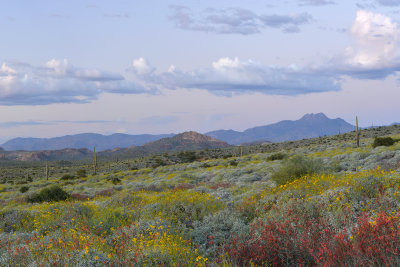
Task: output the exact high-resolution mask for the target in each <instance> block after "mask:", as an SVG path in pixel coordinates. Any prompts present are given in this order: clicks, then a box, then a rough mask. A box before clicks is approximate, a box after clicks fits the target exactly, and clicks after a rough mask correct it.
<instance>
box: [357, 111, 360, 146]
mask: <svg viewBox="0 0 400 267" xmlns="http://www.w3.org/2000/svg"><path fill="white" fill-rule="evenodd" d="M356 141H357V147H360V130H359V129H358V117H357V116H356Z"/></svg>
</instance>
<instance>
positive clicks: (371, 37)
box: [346, 10, 400, 67]
mask: <svg viewBox="0 0 400 267" xmlns="http://www.w3.org/2000/svg"><path fill="white" fill-rule="evenodd" d="M350 34H351V36H352V37H353V38H354V41H355V45H354V46H352V47H348V48H347V49H346V56H347V57H348V60H347V62H346V63H348V64H349V65H352V66H361V67H381V66H391V65H393V64H396V63H397V62H396V60H397V59H398V56H399V37H400V29H399V27H398V24H397V23H395V22H394V21H392V19H391V18H389V17H387V16H385V15H382V14H379V13H373V12H368V11H365V10H360V11H358V12H357V16H356V19H355V21H354V23H353V26H352V27H351V29H350Z"/></svg>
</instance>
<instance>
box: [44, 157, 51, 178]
mask: <svg viewBox="0 0 400 267" xmlns="http://www.w3.org/2000/svg"><path fill="white" fill-rule="evenodd" d="M45 172H46V180H47V181H48V180H49V173H50V171H49V163H48V162H47V161H46V171H45Z"/></svg>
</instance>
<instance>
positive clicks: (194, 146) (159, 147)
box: [0, 132, 230, 161]
mask: <svg viewBox="0 0 400 267" xmlns="http://www.w3.org/2000/svg"><path fill="white" fill-rule="evenodd" d="M229 146H230V145H229V144H227V143H225V142H223V141H220V140H217V139H214V138H212V137H209V136H206V135H202V134H200V133H196V132H185V133H181V134H177V135H175V136H173V137H166V138H162V139H160V140H157V141H153V142H150V143H146V144H144V145H142V146H131V147H128V148H114V149H112V150H111V149H108V150H104V151H101V152H98V153H97V155H98V157H99V158H110V157H111V158H112V157H117V158H118V157H122V158H126V157H132V156H134V155H136V156H146V155H151V154H156V153H163V152H180V151H187V150H203V149H206V148H209V149H215V148H225V147H229ZM92 156H93V151H91V150H89V149H87V148H80V149H76V148H65V149H60V150H42V151H20V150H19V151H5V150H3V149H1V148H0V160H16V161H47V160H49V161H53V160H81V159H89V158H91V157H92Z"/></svg>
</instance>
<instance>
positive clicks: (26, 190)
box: [19, 186, 29, 193]
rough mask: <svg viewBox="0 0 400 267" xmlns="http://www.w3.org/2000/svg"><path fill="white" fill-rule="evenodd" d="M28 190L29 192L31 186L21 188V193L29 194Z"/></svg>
mask: <svg viewBox="0 0 400 267" xmlns="http://www.w3.org/2000/svg"><path fill="white" fill-rule="evenodd" d="M28 190H29V186H21V187H20V188H19V192H21V193H25V192H28Z"/></svg>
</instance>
